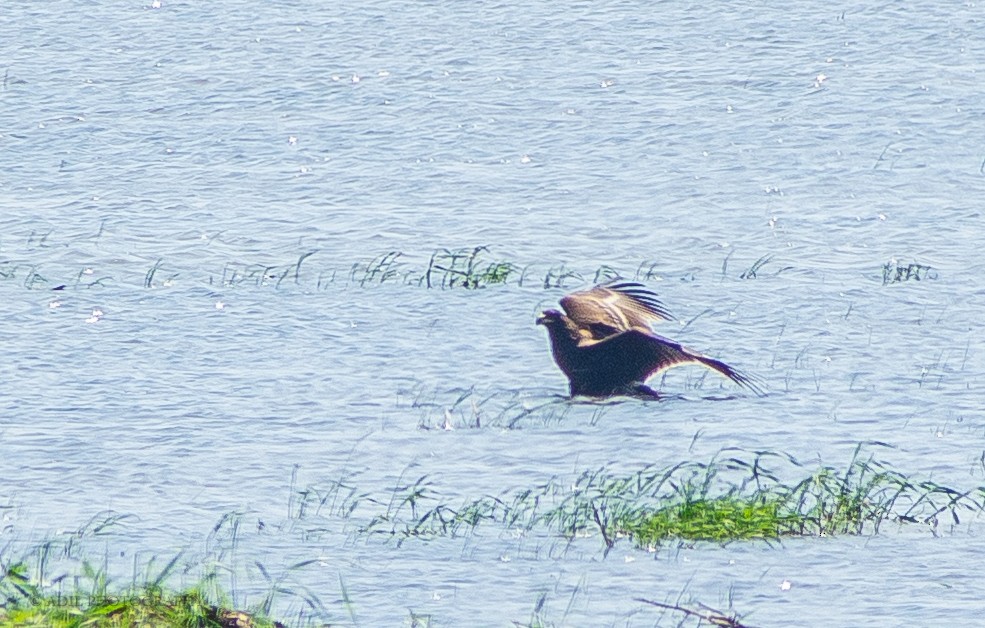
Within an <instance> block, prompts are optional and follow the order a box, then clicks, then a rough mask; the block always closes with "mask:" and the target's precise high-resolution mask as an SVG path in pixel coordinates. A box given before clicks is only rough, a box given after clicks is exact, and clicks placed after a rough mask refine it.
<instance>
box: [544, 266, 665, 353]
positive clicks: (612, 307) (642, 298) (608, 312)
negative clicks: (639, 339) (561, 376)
mask: <svg viewBox="0 0 985 628" xmlns="http://www.w3.org/2000/svg"><path fill="white" fill-rule="evenodd" d="M561 307H562V308H564V311H565V313H566V314H567V315H568V318H570V319H571V320H572V321H574V323H575V324H576V325H577V326H578V327H579V328H581V329H584V330H587V331H588V332H589V333H588V334H586V335H590V337H591V338H592V339H595V340H599V339H601V338H606V337H608V336H612V335H615V334H617V333H619V332H621V331H626V330H629V329H633V328H640V329H644V330H648V329H650V325H652V324H653V323H656V322H659V321H662V320H673V316H671V315H670V312H668V311H667V309H666V308H665V307H664V305H663V304H662V303H661V302H660V301H659V299H657V295H656V294H654V293H653V292H651V291H650V290H648V289H647V288H646V286H644V285H643V284H639V283H635V282H632V281H622V280H618V279H617V280H614V281H610V282H608V283H604V284H599V285H597V286H595V287H593V288H590V289H588V290H581V291H578V292H572V293H571V294H569V295H567V296H566V297H564V298H562V299H561Z"/></svg>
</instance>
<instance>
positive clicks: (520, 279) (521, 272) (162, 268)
mask: <svg viewBox="0 0 985 628" xmlns="http://www.w3.org/2000/svg"><path fill="white" fill-rule="evenodd" d="M103 230H104V226H103V225H101V226H100V232H99V233H98V234H97V235H96V236H95V239H97V240H98V239H99V238H100V237H101V235H102V233H103ZM51 236H52V232H51V231H47V232H42V233H32V235H31V237H30V238H29V239H28V244H27V251H28V252H29V253H31V254H33V255H38V254H39V252H42V253H43V252H44V251H46V250H47V249H49V248H51V246H52V245H51V244H49V240H50V238H51ZM216 237H217V236H213V237H212V238H209V239H208V243H209V244H211V243H212V242H213V241H214V240H215V239H216ZM90 240H91V238H90ZM316 253H318V250H309V251H305V252H302V253H299V254H298V255H297V257H296V258H294V259H293V260H292V261H288V262H285V263H280V262H278V263H265V262H254V263H250V262H242V261H228V262H225V263H224V264H223V266H222V270H221V272H215V271H208V272H206V273H205V276H204V277H203V281H204V282H205V283H206V284H207V285H209V286H213V287H215V286H219V287H227V288H229V287H237V288H243V287H254V288H275V289H277V288H283V287H286V286H289V285H294V286H300V287H303V288H309V287H313V288H314V289H316V290H324V289H328V288H330V287H331V286H334V285H339V284H343V285H345V286H359V287H372V286H380V285H410V286H418V287H423V288H427V289H445V290H460V289H465V290H477V289H482V288H487V287H493V286H506V285H512V286H516V287H525V286H529V287H537V286H540V287H542V288H543V289H545V290H546V289H561V290H569V289H574V288H578V287H584V286H586V285H591V284H596V283H600V282H604V281H607V280H610V279H615V278H623V279H627V280H633V281H653V280H661V279H666V278H669V277H673V276H674V272H671V273H670V274H668V271H665V270H664V271H662V270H661V263H660V262H658V261H654V260H648V259H643V260H642V261H640V262H639V263H638V264H637V266H636V267H635V268H632V267H628V268H617V267H615V266H612V265H609V264H601V265H598V266H595V267H594V268H593V267H591V266H587V267H581V268H575V267H572V266H570V265H569V263H567V262H548V263H545V264H543V265H541V264H533V263H526V262H523V261H521V260H517V259H507V258H504V257H503V256H502V255H501V254H499V253H497V252H496V251H495V250H494V248H493V247H492V246H490V245H487V244H481V245H477V246H466V247H461V248H437V249H434V250H432V251H431V252H430V253H420V252H417V253H414V252H405V251H400V250H390V251H386V252H383V253H380V254H378V255H376V256H374V257H372V258H370V259H368V260H357V261H353V262H351V263H349V264H347V265H345V264H343V265H342V266H341V267H334V268H333V267H331V266H320V267H318V266H316V267H315V269H313V270H309V268H310V267H311V265H312V264H313V262H311V261H309V260H310V258H311V257H312V256H314V255H315V254H316ZM730 255H731V254H730ZM771 260H772V257H771V256H770V255H764V256H762V257H760V258H759V259H758V260H757V261H756V262H755V263H753V264H752V266H750V268H749V269H747V270H746V271H745V272H744V273H742V275H741V277H740V278H742V279H749V278H753V277H755V276H757V274H762V267H763V266H764V265H766V264H767V263H768V262H770V261H771ZM43 261H44V260H41V261H39V262H30V261H26V260H25V259H21V261H19V262H14V261H13V260H4V259H0V281H10V280H14V281H18V282H20V283H21V284H22V285H23V286H24V287H25V288H27V289H29V290H32V289H44V288H48V287H50V286H53V285H58V286H62V287H63V288H64V287H72V288H76V289H78V288H98V287H105V286H106V285H109V284H114V285H140V286H142V287H143V288H144V289H153V288H157V287H160V286H164V287H168V286H172V285H174V284H176V283H177V280H178V278H179V276H180V277H181V278H182V281H185V282H188V281H192V279H190V277H192V275H193V272H194V268H193V267H191V266H189V265H188V264H185V263H181V264H180V265H179V266H178V267H176V268H170V266H171V265H170V264H168V265H166V264H165V260H164V259H163V258H159V259H157V260H155V261H154V263H153V264H152V265H151V266H150V268H147V267H143V268H140V269H139V270H138V271H136V272H139V273H140V277H139V279H138V278H137V276H136V274H135V271H134V270H132V269H127V268H122V267H114V268H110V269H100V272H101V276H99V277H96V278H90V277H89V276H88V275H89V273H88V271H84V272H82V273H75V271H73V274H74V275H75V276H74V277H72V276H68V277H61V276H58V271H53V270H51V269H45V270H44V271H42V263H43ZM728 261H729V257H726V259H725V262H724V263H723V265H722V275H723V278H724V277H725V271H726V269H727V267H728ZM179 268H180V270H179ZM787 268H788V267H784V268H780V269H778V270H776V271H774V272H773V273H771V274H773V275H776V274H779V273H780V272H782V271H784V270H787ZM107 271H108V272H107ZM303 271H304V272H303ZM917 274H920V277H919V278H923V274H921V273H919V272H918V273H917ZM679 278H680V279H682V280H688V281H691V280H694V279H695V272H694V271H689V272H685V273H683V274H682V275H680V276H679ZM73 279H74V283H73Z"/></svg>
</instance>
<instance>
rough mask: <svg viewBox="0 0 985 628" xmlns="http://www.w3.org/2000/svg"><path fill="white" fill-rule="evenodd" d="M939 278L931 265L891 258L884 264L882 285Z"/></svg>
mask: <svg viewBox="0 0 985 628" xmlns="http://www.w3.org/2000/svg"><path fill="white" fill-rule="evenodd" d="M925 279H937V273H936V272H934V270H933V269H932V268H931V267H930V266H926V265H924V264H917V263H915V262H914V263H909V264H907V263H905V262H902V261H900V260H897V259H891V260H889V261H888V262H886V263H885V264H883V265H882V285H884V286H885V285H888V284H891V283H902V282H904V281H911V280H912V281H923V280H925Z"/></svg>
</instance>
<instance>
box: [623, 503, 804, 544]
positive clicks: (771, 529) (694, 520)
mask: <svg viewBox="0 0 985 628" xmlns="http://www.w3.org/2000/svg"><path fill="white" fill-rule="evenodd" d="M795 520H796V515H795V514H793V513H790V512H787V511H786V508H785V503H784V500H782V499H780V498H777V497H775V496H767V495H759V496H753V497H751V498H750V497H743V496H739V495H725V496H721V497H715V498H699V499H694V500H686V501H683V502H681V503H678V504H673V505H671V506H667V507H665V508H660V509H658V510H656V511H654V512H652V513H644V514H643V515H642V516H640V517H637V518H636V519H635V520H631V521H623V522H621V524H620V526H619V527H620V528H621V529H622V531H624V532H626V533H629V534H630V535H631V536H632V537H633V539H634V540H635V542H636V543H637V544H639V545H646V546H650V545H655V544H657V543H660V542H661V541H663V540H665V539H668V538H683V539H691V540H702V541H722V542H724V541H736V540H751V539H775V538H777V537H779V536H781V535H782V534H785V533H788V532H789V530H790V524H791V523H793V522H795Z"/></svg>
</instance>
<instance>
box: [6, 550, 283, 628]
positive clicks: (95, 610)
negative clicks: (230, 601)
mask: <svg viewBox="0 0 985 628" xmlns="http://www.w3.org/2000/svg"><path fill="white" fill-rule="evenodd" d="M93 583H94V584H95V585H96V586H95V588H94V589H92V590H88V591H86V590H83V589H82V588H79V589H77V590H75V591H73V592H71V593H68V594H63V593H60V592H49V591H45V590H43V589H42V588H41V587H40V586H39V585H37V584H35V583H33V582H32V581H31V579H30V578H29V576H28V568H27V566H26V565H25V564H24V563H18V564H15V565H11V566H9V567H7V568H6V569H5V571H4V573H3V575H2V576H0V627H3V628H6V627H8V626H9V627H14V626H48V627H50V628H75V627H77V626H86V627H93V628H103V627H106V628H116V627H122V626H162V627H167V626H182V627H186V626H199V627H203V628H205V627H210V628H211V627H214V628H233V627H236V628H273V627H277V626H281V624H280V623H278V622H274V621H271V620H269V619H266V618H264V617H261V616H257V615H251V614H248V613H245V612H243V611H236V610H231V609H226V608H220V607H218V606H215V605H213V604H212V603H210V602H209V600H208V599H207V597H206V595H205V594H204V592H203V591H202V590H201V589H199V588H191V589H188V590H186V591H182V592H169V591H166V590H165V589H163V588H161V587H160V586H159V585H157V584H153V583H151V584H146V585H144V586H142V587H140V588H133V589H130V590H128V591H125V592H122V593H119V594H111V593H110V592H109V591H108V590H107V588H106V587H105V579H103V578H99V577H95V578H94V579H93Z"/></svg>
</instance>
